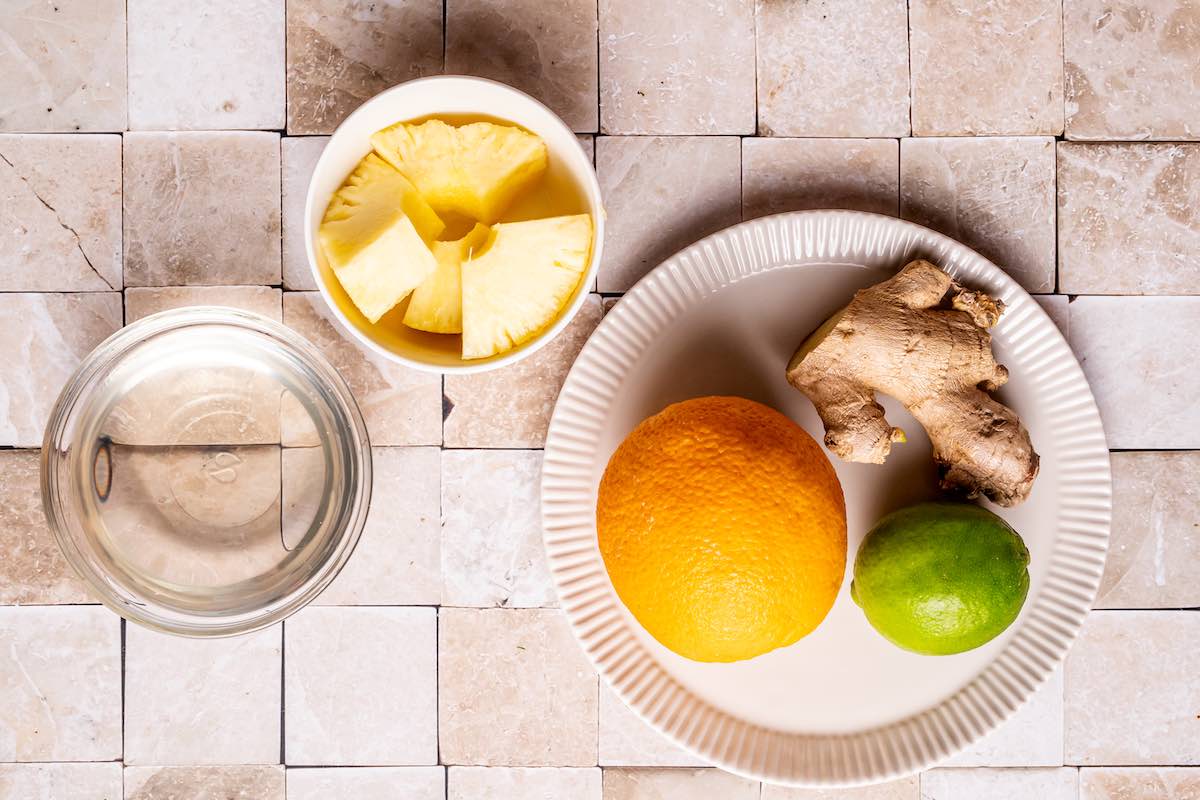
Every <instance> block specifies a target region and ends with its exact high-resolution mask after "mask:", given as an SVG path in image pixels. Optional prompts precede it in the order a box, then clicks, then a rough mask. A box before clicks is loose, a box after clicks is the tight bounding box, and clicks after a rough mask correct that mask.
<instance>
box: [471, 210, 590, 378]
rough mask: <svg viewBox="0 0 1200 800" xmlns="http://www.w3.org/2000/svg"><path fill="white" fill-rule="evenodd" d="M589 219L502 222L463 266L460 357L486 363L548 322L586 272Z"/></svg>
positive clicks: (588, 248)
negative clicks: (461, 354)
mask: <svg viewBox="0 0 1200 800" xmlns="http://www.w3.org/2000/svg"><path fill="white" fill-rule="evenodd" d="M591 249H592V217H591V215H589V214H576V215H574V216H569V217H552V218H550V219H538V220H530V221H529V222H508V223H502V224H500V225H496V226H495V227H494V228H493V229H492V235H491V239H490V241H489V243H488V244H487V245H486V246H485V248H484V250H483V252H482V253H480V254H479V255H477V256H475V257H474V258H472V259H471V260H470V261H468V262H467V263H465V264H464V265H463V270H462V300H463V358H487V357H488V356H493V355H495V354H497V353H503V352H504V351H505V350H511V349H512V348H514V347H516V346H517V345H519V344H521V343H522V342H526V341H528V340H530V339H532V338H533V337H534V336H536V335H537V334H538V333H540V332H541V331H542V330H544V329H545V328H546V327H547V326H548V325H550V323H552V322H553V321H554V319H555V317H557V316H558V313H559V312H560V311H562V308H563V306H565V305H566V304H567V302H568V301H569V300H570V299H571V295H572V294H573V293H574V292H575V288H576V287H577V286H578V285H579V279H580V277H581V276H582V275H583V273H584V271H585V270H586V269H587V264H588V258H589V256H590V255H591Z"/></svg>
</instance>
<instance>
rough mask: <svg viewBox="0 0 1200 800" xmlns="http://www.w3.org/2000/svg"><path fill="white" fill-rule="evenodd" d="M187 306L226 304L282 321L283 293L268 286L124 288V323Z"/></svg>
mask: <svg viewBox="0 0 1200 800" xmlns="http://www.w3.org/2000/svg"><path fill="white" fill-rule="evenodd" d="M188 306H229V307H230V308H236V309H240V310H242V311H250V312H252V313H255V314H261V315H262V316H264V317H267V318H269V319H273V320H275V321H276V322H282V321H283V292H281V291H280V290H278V289H275V288H272V287H270V286H161V287H160V286H137V287H134V288H132V289H126V290H125V324H127V325H128V324H129V323H130V322H134V321H136V320H139V319H141V318H142V317H148V316H150V315H151V314H157V313H158V312H160V311H169V310H171V309H175V308H187V307H188Z"/></svg>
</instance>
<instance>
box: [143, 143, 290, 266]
mask: <svg viewBox="0 0 1200 800" xmlns="http://www.w3.org/2000/svg"><path fill="white" fill-rule="evenodd" d="M279 226H280V221H279V134H276V133H261V132H250V131H234V132H221V133H129V134H126V135H125V285H126V286H178V285H184V284H200V285H209V286H212V285H230V284H277V283H279V281H280V244H279V236H280V228H279Z"/></svg>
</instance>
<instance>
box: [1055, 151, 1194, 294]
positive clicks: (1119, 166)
mask: <svg viewBox="0 0 1200 800" xmlns="http://www.w3.org/2000/svg"><path fill="white" fill-rule="evenodd" d="M1058 216H1059V225H1058V247H1059V291H1061V292H1065V293H1070V294H1197V293H1200V269H1197V267H1196V259H1197V253H1200V144H1071V143H1065V144H1062V145H1060V146H1059V148H1058Z"/></svg>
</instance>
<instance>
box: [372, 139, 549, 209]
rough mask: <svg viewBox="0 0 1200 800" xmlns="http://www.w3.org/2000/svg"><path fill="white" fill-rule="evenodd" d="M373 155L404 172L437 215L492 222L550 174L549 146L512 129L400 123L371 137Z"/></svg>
mask: <svg viewBox="0 0 1200 800" xmlns="http://www.w3.org/2000/svg"><path fill="white" fill-rule="evenodd" d="M371 145H372V146H373V147H374V148H375V152H376V153H378V154H379V155H381V156H383V157H384V158H385V159H387V161H388V163H390V164H391V165H392V166H394V167H395V168H396V169H398V170H400V171H401V172H402V173H404V175H405V177H407V178H408V179H409V180H410V181H412V182H413V183H414V184H415V185H416V187H417V188H418V189H419V190H420V191H421V194H422V195H423V196H424V197H425V199H426V200H428V201H429V204H430V205H431V206H433V209H434V210H435V211H436V212H438V213H439V214H447V213H457V214H462V215H464V216H466V217H470V218H471V219H473V220H476V221H478V222H485V223H488V224H491V223H493V222H495V221H496V220H497V219H499V217H500V214H501V213H503V211H504V209H505V208H506V207H507V206H508V204H509V203H510V202H512V200H513V198H514V197H516V196H517V194H519V193H520V192H521V191H522V190H523V189H525V188H527V187H529V186H530V185H532V184H533V183H534V182H535V181H536V180H537V179H538V178H540V177H541V176H542V173H543V172H545V171H546V163H547V157H546V144H545V142H543V141H542V140H541V139H540V138H539V137H537V136H535V135H533V134H532V133H528V132H526V131H523V130H521V129H520V128H516V127H513V126H511V125H497V124H495V123H492V122H472V123H470V124H469V125H462V126H459V127H456V126H453V125H447V124H446V123H445V122H442V121H441V120H436V119H431V120H429V121H428V122H422V123H420V124H417V125H414V124H411V123H407V122H401V123H398V124H396V125H392V126H391V127H390V128H384V129H383V130H381V131H378V132H376V133H375V134H374V135H373V136H372V137H371Z"/></svg>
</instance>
